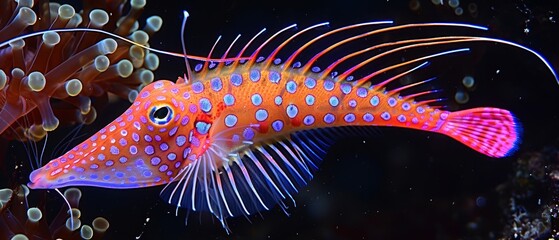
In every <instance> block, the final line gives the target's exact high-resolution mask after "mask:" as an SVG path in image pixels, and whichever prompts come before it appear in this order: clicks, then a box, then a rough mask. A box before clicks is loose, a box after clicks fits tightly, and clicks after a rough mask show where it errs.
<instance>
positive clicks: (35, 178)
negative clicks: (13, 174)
mask: <svg viewBox="0 0 559 240" xmlns="http://www.w3.org/2000/svg"><path fill="white" fill-rule="evenodd" d="M45 174H46V172H45V171H44V170H43V169H42V168H39V169H36V170H34V171H33V172H31V174H29V181H30V182H29V183H27V186H28V187H29V188H31V189H52V188H53V187H52V186H53V185H54V184H52V183H50V182H49V181H48V180H47V179H46V177H45Z"/></svg>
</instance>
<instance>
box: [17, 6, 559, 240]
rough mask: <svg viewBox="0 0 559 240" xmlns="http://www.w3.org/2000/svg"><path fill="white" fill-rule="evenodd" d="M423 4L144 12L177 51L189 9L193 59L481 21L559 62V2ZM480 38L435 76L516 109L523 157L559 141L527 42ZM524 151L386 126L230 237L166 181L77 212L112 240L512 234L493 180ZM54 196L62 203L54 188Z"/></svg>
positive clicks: (91, 198)
mask: <svg viewBox="0 0 559 240" xmlns="http://www.w3.org/2000/svg"><path fill="white" fill-rule="evenodd" d="M414 2H418V3H419V4H420V7H419V9H418V10H412V7H411V2H410V1H402V0H400V1H393V0H390V1H350V0H348V1H330V0H328V1H314V0H313V1H293V0H287V1H285V0H284V1H228V0H217V1H215V0H214V1H188V2H187V1H173V2H172V3H171V1H154V0H149V1H148V4H147V6H146V8H147V10H146V12H145V13H144V18H145V17H147V16H150V15H159V16H161V17H162V18H163V20H164V24H163V28H162V30H161V31H160V32H159V33H157V34H156V36H155V37H154V39H153V40H152V41H151V44H152V47H155V48H160V49H165V50H169V51H176V52H180V51H181V48H180V38H179V37H180V35H179V33H180V21H181V17H182V10H183V9H186V10H188V11H189V12H190V15H191V17H190V18H189V20H188V23H187V29H186V31H187V33H186V35H187V36H186V41H187V46H188V50H187V51H188V52H189V53H191V54H196V55H206V54H207V52H208V51H209V49H210V48H211V45H212V44H213V42H214V41H215V39H216V37H217V36H218V35H220V34H221V35H223V37H224V40H225V41H224V42H223V43H228V42H229V41H231V40H232V39H234V37H235V36H236V34H238V33H242V34H244V36H245V41H246V38H248V36H252V34H255V33H257V32H258V31H259V30H260V29H262V28H264V27H266V28H268V30H269V32H274V31H276V30H279V29H281V28H283V27H285V26H288V25H290V24H292V23H297V24H299V26H301V27H300V29H302V28H304V27H306V26H310V25H312V24H316V23H320V22H324V21H329V22H330V23H331V25H332V26H334V27H340V26H345V25H348V24H352V23H359V22H365V21H373V20H394V21H395V22H396V23H398V24H401V23H417V22H431V21H435V22H464V23H473V24H479V25H482V26H488V27H489V28H490V31H489V32H487V33H486V32H480V33H479V34H480V35H485V36H491V37H497V38H503V39H507V40H510V41H513V42H516V43H520V44H523V45H524V46H527V47H530V48H532V49H534V50H537V51H538V52H540V53H542V54H543V55H544V56H545V57H546V58H548V59H549V60H550V62H551V64H553V66H555V68H556V69H557V68H558V67H559V43H558V36H559V34H558V33H559V25H558V23H557V22H556V21H557V20H559V7H558V4H556V3H555V4H554V3H553V2H555V1H518V0H515V1H477V2H474V1H461V2H460V6H461V7H462V8H464V9H465V12H464V14H463V15H462V16H457V15H456V14H455V13H454V10H453V9H452V8H451V7H449V6H448V4H447V3H446V2H445V4H444V5H442V6H435V5H434V4H433V3H432V2H431V1H414ZM469 3H476V4H477V12H478V14H477V16H475V17H474V16H472V15H471V14H470V13H469V12H468V10H467V7H468V4H469ZM526 28H528V29H529V33H525V29H526ZM453 33H456V32H453ZM458 33H460V32H458ZM470 33H471V31H470ZM411 37H413V36H411ZM241 42H242V41H241ZM474 46H475V47H476V48H479V49H481V50H480V52H478V53H475V54H477V55H475V56H474V57H472V58H465V59H466V60H457V61H449V62H448V65H440V66H439V67H438V68H434V70H436V71H438V72H435V73H434V75H438V76H444V77H442V78H441V79H439V80H438V81H442V82H444V81H448V82H447V83H448V84H447V85H445V84H444V83H443V84H442V86H448V87H445V90H448V93H449V94H450V96H452V95H453V92H454V91H456V89H457V88H456V87H453V85H452V84H454V83H457V82H459V81H460V80H461V78H462V77H463V76H465V75H472V76H474V77H475V79H476V81H477V83H478V86H477V89H476V91H474V92H471V95H470V97H471V101H470V102H469V103H468V104H466V105H464V106H462V107H475V106H494V107H501V108H506V109H510V110H511V111H512V112H514V113H516V114H517V116H518V117H519V119H520V121H521V122H522V124H523V126H524V130H525V131H524V140H523V144H522V145H521V146H520V150H519V152H520V153H522V152H527V151H537V150H540V149H541V148H542V147H543V146H545V145H548V144H551V143H553V142H555V141H556V140H557V138H558V136H559V124H558V123H559V105H558V103H559V85H558V84H557V83H555V82H554V79H553V78H552V76H551V74H550V73H549V72H548V71H547V70H546V69H545V67H544V65H543V64H542V63H541V62H539V61H538V60H537V58H535V57H533V56H531V55H530V54H528V53H526V52H523V51H521V50H519V49H515V48H511V47H505V46H501V45H495V44H488V43H486V44H477V45H474ZM160 57H161V64H160V67H159V69H158V70H157V71H156V78H157V79H171V80H174V79H176V78H177V77H178V76H181V75H182V74H183V73H184V71H185V70H184V65H183V62H182V60H181V59H173V58H167V57H163V56H160ZM283 57H284V58H285V57H286V56H283ZM497 71H499V73H497ZM439 73H440V74H439ZM456 86H457V85H456ZM446 88H448V89H446ZM126 107H127V104H126V103H122V104H117V105H115V106H111V107H110V108H106V109H104V110H103V109H102V110H99V116H101V117H100V119H99V120H100V121H98V122H97V123H95V124H94V125H92V126H88V127H85V128H84V130H83V131H82V132H83V133H84V134H86V135H87V136H90V135H91V134H93V133H94V132H95V131H96V130H97V129H99V128H100V127H101V126H103V124H106V123H107V122H110V121H112V119H114V118H115V117H116V116H117V115H119V114H120V113H121V112H123V111H124V109H126ZM61 135H62V134H58V135H57V134H53V136H52V138H51V139H55V140H53V142H56V138H57V137H60V136H61ZM87 136H85V137H87ZM49 141H50V140H49ZM79 141H80V140H76V144H77V143H78V142H79ZM14 147H15V148H16V149H19V148H20V147H17V146H14ZM18 154H23V153H18ZM47 154H49V153H48V152H47ZM19 156H23V155H19ZM47 156H49V155H47ZM517 156H518V155H514V156H512V157H510V158H504V159H491V158H488V157H485V156H482V155H480V154H478V153H476V152H474V151H473V150H470V149H468V148H466V147H465V146H462V145H461V144H459V143H457V142H455V141H453V140H451V139H450V138H448V137H445V136H442V135H437V134H432V133H424V132H419V131H412V130H406V129H390V128H385V129H381V131H380V133H379V135H377V136H371V137H370V138H366V139H364V138H354V139H346V140H344V141H340V143H339V144H337V145H335V146H334V147H333V148H332V149H331V150H330V151H329V154H328V156H327V157H326V159H325V160H324V163H323V165H322V167H321V169H320V171H319V172H318V173H317V174H316V175H315V179H313V181H311V182H310V185H309V186H308V187H306V188H303V189H302V190H301V192H300V194H297V195H295V200H296V201H297V207H290V208H289V209H288V211H289V213H290V216H286V215H285V214H284V213H283V212H282V211H281V210H280V209H279V208H274V209H273V210H271V211H269V212H263V213H262V216H261V217H260V216H254V217H250V221H251V222H249V221H247V219H244V218H242V217H241V218H236V219H230V220H229V221H228V222H229V226H230V228H231V230H232V233H231V235H227V234H226V233H225V231H224V230H223V229H222V228H221V227H220V225H219V223H218V222H217V221H212V218H210V217H209V216H208V215H204V216H202V217H201V218H199V216H198V215H196V214H191V216H190V218H189V225H188V226H187V227H185V226H184V218H185V216H184V215H185V213H184V212H183V211H181V213H180V214H179V216H178V217H175V214H174V212H175V210H174V207H172V206H168V205H167V204H165V203H164V202H162V201H161V200H160V199H159V197H158V193H159V191H160V189H161V188H159V187H157V188H148V189H136V190H110V189H95V188H80V189H81V190H82V192H83V195H84V196H83V198H82V201H81V206H80V209H81V210H82V214H83V215H82V221H84V222H91V219H93V218H94V217H97V216H103V217H105V218H107V219H108V220H109V222H110V224H111V227H110V229H109V231H110V233H109V235H108V236H107V237H108V239H133V238H135V237H136V236H140V235H141V236H142V238H143V239H226V238H233V239H403V238H408V239H409V238H411V239H458V238H462V239H489V238H493V237H499V236H501V235H502V234H503V226H504V224H505V223H506V221H507V219H506V215H504V214H503V212H502V206H501V205H499V204H500V202H501V201H502V200H503V199H501V198H502V196H499V195H498V194H497V191H496V188H497V186H498V185H499V184H501V183H503V182H505V181H507V179H509V177H511V176H512V175H513V173H514V169H513V168H512V163H513V162H514V159H515V158H516V157H517ZM23 179H25V177H23ZM22 181H25V180H22ZM49 199H51V201H53V202H55V203H56V202H60V198H59V197H57V196H56V195H55V194H53V193H51V194H50V196H49ZM505 200H506V199H505ZM54 205H56V204H54ZM290 206H291V205H290ZM146 218H149V221H148V222H146ZM87 219H90V220H87ZM505 237H506V236H505Z"/></svg>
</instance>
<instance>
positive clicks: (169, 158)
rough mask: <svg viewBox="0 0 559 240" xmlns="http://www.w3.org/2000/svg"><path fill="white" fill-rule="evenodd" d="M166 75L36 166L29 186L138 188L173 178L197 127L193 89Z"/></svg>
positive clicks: (43, 187) (158, 183)
mask: <svg viewBox="0 0 559 240" xmlns="http://www.w3.org/2000/svg"><path fill="white" fill-rule="evenodd" d="M182 86H185V85H184V84H180V85H179V84H175V83H173V82H171V81H167V80H159V81H156V82H153V83H151V84H149V85H147V86H146V87H145V88H144V89H142V91H141V92H140V93H139V94H138V97H137V98H136V100H135V101H134V103H133V104H132V106H130V108H128V109H127V110H126V111H125V112H124V113H123V114H122V115H121V116H119V117H118V118H117V119H115V120H114V121H112V122H111V123H110V124H108V125H107V126H105V127H104V128H103V129H101V130H100V131H99V132H97V133H95V134H94V135H93V136H91V137H90V138H89V139H87V140H85V141H84V142H82V143H81V144H79V145H77V146H75V147H74V148H73V149H71V150H70V151H68V152H66V153H65V154H64V155H62V156H60V157H58V158H56V159H53V160H51V161H50V162H49V163H47V164H46V165H45V166H43V167H41V168H39V169H37V170H35V171H33V172H32V173H31V174H30V176H29V178H30V181H31V182H30V183H29V184H28V186H29V187H30V188H34V189H36V188H42V189H53V188H60V187H67V186H94V187H105V188H138V187H149V186H155V185H161V184H166V183H169V182H170V181H172V177H173V176H176V174H177V173H178V171H179V169H180V168H181V166H182V165H183V160H184V159H185V158H186V156H185V157H183V154H185V155H186V154H187V150H186V149H188V148H189V145H190V143H189V141H188V136H189V135H188V133H190V132H191V131H192V129H193V128H194V123H192V121H191V120H190V119H191V118H192V114H194V113H193V112H191V111H189V110H188V109H186V108H187V106H193V105H192V104H191V103H190V102H191V101H192V99H191V98H190V94H189V92H188V91H186V90H185V89H184V88H183V87H182Z"/></svg>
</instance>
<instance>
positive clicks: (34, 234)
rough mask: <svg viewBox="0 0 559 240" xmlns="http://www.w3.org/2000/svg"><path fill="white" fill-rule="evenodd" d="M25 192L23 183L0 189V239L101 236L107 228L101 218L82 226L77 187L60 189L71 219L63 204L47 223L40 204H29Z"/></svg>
mask: <svg viewBox="0 0 559 240" xmlns="http://www.w3.org/2000/svg"><path fill="white" fill-rule="evenodd" d="M29 193H30V192H29V189H28V188H27V187H26V186H24V185H21V186H19V187H17V188H16V189H15V190H11V189H1V190H0V239H14V240H15V239H103V236H104V235H105V232H106V231H107V229H108V228H109V222H108V221H107V220H106V219H105V218H102V217H98V218H96V219H94V220H93V222H92V224H91V226H89V225H85V224H83V225H82V222H81V220H80V217H81V211H80V210H79V209H78V206H79V201H80V198H81V196H82V193H81V191H80V190H79V189H77V188H69V189H67V190H66V191H64V197H65V198H66V199H67V200H68V203H69V204H70V206H71V207H72V218H70V214H69V212H70V211H68V207H67V205H66V204H64V205H62V206H61V208H60V211H59V212H58V214H57V215H56V216H55V217H54V219H53V220H52V221H50V222H47V219H48V218H47V216H46V213H47V211H46V207H45V206H44V204H42V205H39V206H38V207H30V204H29V198H28V197H29Z"/></svg>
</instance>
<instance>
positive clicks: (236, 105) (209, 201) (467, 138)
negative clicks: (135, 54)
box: [29, 22, 553, 227]
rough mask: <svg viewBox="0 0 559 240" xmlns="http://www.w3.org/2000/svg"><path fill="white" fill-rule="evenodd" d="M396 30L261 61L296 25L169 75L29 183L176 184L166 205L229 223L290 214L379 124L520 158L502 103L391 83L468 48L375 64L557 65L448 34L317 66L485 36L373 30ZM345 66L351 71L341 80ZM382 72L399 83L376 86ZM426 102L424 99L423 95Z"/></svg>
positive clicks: (420, 60) (515, 128)
mask: <svg viewBox="0 0 559 240" xmlns="http://www.w3.org/2000/svg"><path fill="white" fill-rule="evenodd" d="M388 23H389V22H370V23H362V24H356V25H351V26H347V27H343V28H338V29H334V30H331V31H329V32H326V33H323V34H322V35H319V36H317V37H315V38H313V39H312V40H310V41H308V42H304V43H303V44H302V46H301V47H299V49H298V50H296V51H294V52H293V53H292V54H291V55H289V58H287V59H286V61H284V62H280V61H279V60H277V59H276V58H275V57H276V55H277V54H278V52H279V51H281V50H282V49H284V47H285V46H286V45H288V44H292V43H293V42H296V41H295V40H296V39H298V37H299V36H300V35H303V34H308V33H309V32H311V30H313V29H315V28H318V27H322V26H324V25H325V24H318V25H315V26H312V27H309V28H307V29H304V30H302V31H299V32H297V33H295V34H293V35H291V36H290V37H289V38H287V40H285V41H284V42H283V43H281V44H280V45H278V46H277V47H276V48H275V50H274V51H272V53H271V54H270V55H269V56H268V57H267V58H263V59H261V60H259V54H260V51H261V50H262V48H263V47H265V46H266V47H270V46H269V44H270V42H271V41H272V40H273V39H274V38H277V37H278V36H280V35H281V34H282V33H283V32H285V31H286V30H289V29H291V28H292V27H293V26H290V27H288V28H285V29H283V30H282V31H279V32H278V33H276V34H274V35H273V36H272V37H270V38H269V39H268V40H266V41H265V42H264V43H263V44H262V45H261V46H260V47H258V48H257V50H255V51H254V52H253V53H252V54H251V55H250V56H249V57H247V58H244V59H242V60H241V58H242V56H243V54H244V53H245V50H246V49H247V47H248V46H249V45H250V44H251V43H252V41H253V40H254V39H256V37H257V36H259V35H260V33H262V32H260V33H259V34H257V35H256V36H255V37H254V38H252V40H250V41H249V42H248V44H246V46H245V47H244V48H243V49H242V50H241V51H240V52H239V53H238V54H237V58H236V59H237V60H235V61H232V62H226V61H221V62H217V63H214V66H209V65H211V64H209V63H208V62H206V63H205V64H204V66H202V68H200V69H197V71H196V72H193V73H189V74H191V75H190V76H189V79H183V78H179V80H178V81H177V82H176V83H174V82H171V81H166V80H160V81H155V82H153V83H152V84H150V85H148V86H146V87H145V88H144V89H143V90H142V91H141V92H140V93H139V95H138V97H137V99H136V100H135V101H134V103H133V104H132V106H131V107H130V108H129V109H128V110H126V111H125V112H124V113H123V114H122V115H121V116H120V117H118V118H117V119H116V120H114V121H113V122H111V123H110V124H108V125H107V126H106V127H104V128H103V129H101V130H100V131H99V132H97V133H95V134H94V135H93V136H91V137H90V138H89V139H87V140H85V141H84V142H82V143H81V144H79V145H78V146H76V147H74V148H73V149H71V150H70V151H68V152H67V153H65V154H64V155H62V156H60V157H58V158H56V159H54V160H52V161H50V162H49V163H48V164H46V165H45V166H44V167H42V168H40V169H37V170H35V171H33V172H32V173H31V175H30V180H31V182H30V183H29V187H30V188H34V189H38V188H47V189H49V188H50V189H52V188H60V187H66V186H94V187H104V188H118V189H127V188H143V187H150V186H157V185H166V187H165V188H164V189H163V190H162V193H161V196H162V197H163V198H164V199H166V200H167V201H168V203H170V204H174V205H176V206H177V208H178V207H181V208H187V209H189V210H192V211H209V212H211V213H212V214H213V215H215V216H216V217H217V218H218V219H219V220H220V221H221V223H222V224H223V226H224V227H226V223H225V219H226V218H227V217H234V216H239V215H251V214H254V213H256V212H259V211H262V210H268V209H270V208H272V207H274V206H275V205H277V204H279V205H280V206H281V207H285V205H284V203H283V201H284V200H285V199H287V198H291V197H292V195H293V194H294V193H296V192H297V191H298V190H299V189H300V188H301V187H304V186H305V185H306V184H307V183H308V182H309V181H310V180H311V178H312V177H313V173H315V172H316V171H317V169H318V168H319V165H320V163H321V161H322V160H323V158H324V156H325V155H326V153H327V151H328V148H329V147H330V146H331V145H332V144H333V143H335V142H336V141H337V140H338V139H339V138H341V137H344V136H353V135H359V134H362V135H366V134H368V133H369V132H371V130H372V129H374V128H375V127H382V126H391V127H402V128H411V129H417V130H422V131H430V132H436V133H440V134H444V135H447V136H449V137H451V138H453V139H455V140H457V141H459V142H461V143H463V144H465V145H466V146H468V147H470V148H472V149H474V150H476V151H478V152H480V153H482V154H485V155H487V156H491V157H496V158H500V157H505V156H508V155H510V154H511V153H512V152H514V150H515V149H516V148H517V145H518V142H519V132H520V130H521V127H520V124H519V122H518V120H517V119H516V118H515V117H514V115H513V114H512V113H511V112H509V111H507V110H505V109H499V108H493V107H479V108H473V109H468V110H463V111H455V112H452V111H446V110H442V108H439V107H437V106H434V105H433V103H435V102H436V101H437V99H429V98H428V97H429V96H430V94H431V93H433V92H434V91H420V92H417V91H416V92H413V93H410V92H412V91H413V89H415V87H416V86H418V85H422V84H428V82H429V80H425V81H418V82H415V83H410V84H407V85H403V86H399V87H389V86H392V85H390V84H391V83H393V82H394V81H395V80H397V79H399V78H401V77H403V76H407V75H409V74H411V73H412V72H415V71H420V70H423V69H425V68H426V67H427V65H428V64H427V63H428V62H429V61H431V60H432V59H435V58H443V57H446V56H447V55H450V54H454V53H458V52H465V51H468V49H467V48H458V49H451V50H447V51H443V52H432V50H430V51H431V53H428V54H424V55H422V56H419V57H415V58H413V59H411V60H406V61H404V62H401V63H399V64H395V65H391V66H389V67H386V68H382V69H380V70H376V71H371V70H367V69H369V68H372V67H371V64H369V63H375V62H376V61H377V60H378V59H379V58H380V57H382V56H386V55H395V54H402V53H403V52H404V51H408V50H412V49H423V48H425V47H428V46H441V45H450V44H455V45H459V44H460V43H466V42H474V41H488V42H495V43H502V44H507V45H511V46H514V47H518V48H522V49H524V50H527V51H530V52H531V53H533V54H535V55H536V56H537V57H538V58H540V60H542V61H543V62H544V63H545V64H547V66H548V67H549V64H548V63H547V62H545V60H544V59H543V58H542V57H541V56H540V55H538V54H537V53H535V52H533V51H532V50H530V49H527V48H525V47H522V46H520V45H517V44H514V43H511V42H507V41H504V40H499V39H493V38H484V37H473V36H438V37H430V38H419V39H406V40H400V41H395V42H388V43H381V44H378V45H373V46H367V47H366V48H364V49H361V50H358V51H353V52H347V53H344V56H343V57H342V58H337V59H330V61H329V62H330V63H331V64H330V65H329V66H328V67H327V68H325V69H323V70H322V71H320V70H318V69H315V68H313V66H314V65H315V64H316V62H317V60H319V59H320V60H321V61H325V60H328V58H327V55H328V54H329V53H331V52H332V51H333V50H338V49H340V48H341V47H342V46H344V45H346V44H351V43H353V42H354V41H356V40H358V39H360V40H362V39H365V38H367V37H370V36H373V35H375V34H380V33H384V32H391V31H398V30H400V29H406V28H408V29H409V28H418V27H421V28H440V29H444V28H474V29H483V28H482V27H477V26H472V25H466V24H453V23H426V24H409V25H402V26H391V27H385V28H380V29H376V30H368V29H369V28H371V27H372V26H376V25H378V24H388ZM349 30H351V31H349ZM358 30H362V33H360V34H355V35H351V36H349V37H345V38H343V39H342V40H339V38H338V40H337V41H336V42H334V43H333V44H329V45H328V46H326V48H322V49H320V50H321V51H319V52H318V53H317V54H316V55H314V57H312V58H311V59H310V60H307V61H306V62H305V63H303V64H301V63H298V62H297V59H298V57H299V55H300V54H301V53H302V52H304V51H307V50H308V49H310V47H311V46H313V47H316V46H317V45H318V44H317V42H319V41H322V43H323V42H324V41H328V40H329V39H330V38H331V37H332V36H336V37H339V36H340V34H346V35H347V34H348V33H349V32H351V33H354V32H355V31H358ZM377 50H384V51H383V52H382V53H380V54H377V55H373V56H371V57H369V58H366V59H365V60H360V61H361V62H359V63H358V64H356V65H352V66H350V67H349V68H345V69H344V68H343V67H342V65H343V64H342V63H347V62H348V60H349V59H352V58H354V57H357V56H362V55H364V54H367V53H371V52H373V51H377ZM228 51H229V50H228ZM228 51H227V52H226V53H225V54H224V56H223V59H225V58H226V56H227V53H228ZM426 51H427V50H426ZM439 51H440V50H439ZM210 56H211V53H210ZM346 65H347V64H346ZM550 69H551V68H550ZM357 70H359V71H365V72H368V73H367V74H368V75H367V74H365V76H364V77H361V78H358V79H353V78H352V77H351V75H352V74H353V73H354V72H355V71H357ZM393 70H397V71H396V72H397V73H396V74H394V71H393ZM336 71H340V72H341V73H340V74H334V72H336ZM552 72H553V71H552ZM379 76H390V77H389V78H388V79H386V78H385V79H383V80H382V81H378V80H376V79H378V78H379ZM404 90H405V91H404ZM404 92H405V93H406V94H404ZM418 97H419V99H422V100H414V99H418Z"/></svg>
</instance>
